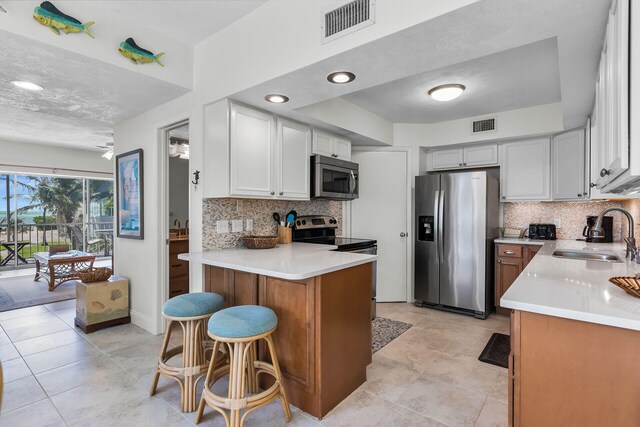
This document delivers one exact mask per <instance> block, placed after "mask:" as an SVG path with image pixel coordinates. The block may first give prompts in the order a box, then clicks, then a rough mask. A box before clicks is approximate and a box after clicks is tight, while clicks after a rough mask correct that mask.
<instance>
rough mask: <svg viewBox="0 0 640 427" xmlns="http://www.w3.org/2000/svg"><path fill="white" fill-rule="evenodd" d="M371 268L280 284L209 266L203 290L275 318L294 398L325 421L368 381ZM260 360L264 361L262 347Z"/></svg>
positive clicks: (289, 389) (284, 370)
mask: <svg viewBox="0 0 640 427" xmlns="http://www.w3.org/2000/svg"><path fill="white" fill-rule="evenodd" d="M371 280H372V268H371V264H364V265H359V266H356V267H352V268H348V269H345V270H340V271H336V272H333V273H328V274H324V275H321V276H316V277H312V278H310V279H306V280H283V279H278V278H274V277H269V276H259V275H255V274H250V273H245V272H240V271H232V270H226V269H222V268H218V267H205V290H206V291H209V292H216V293H219V294H220V295H222V296H223V297H224V299H225V304H226V305H227V306H231V305H241V304H256V303H257V304H259V305H263V306H266V307H269V308H271V309H272V310H274V311H275V313H276V315H277V316H278V328H277V330H276V332H275V333H274V334H273V339H274V342H275V346H276V351H277V354H278V359H279V362H280V368H281V369H282V373H283V376H284V380H285V387H286V390H287V395H288V398H289V401H290V402H291V403H292V404H293V405H294V406H296V407H298V408H300V409H302V410H304V411H305V412H307V413H309V414H311V415H313V416H315V417H318V418H322V417H323V416H324V415H326V414H327V413H328V412H329V411H330V410H331V409H333V408H334V407H335V406H336V405H337V404H338V403H340V402H341V401H342V400H344V399H345V398H346V397H347V396H349V394H351V393H352V392H353V391H354V390H355V389H357V388H358V387H359V386H360V385H361V384H363V383H364V382H365V380H366V373H367V365H368V364H370V363H371V316H370V310H371ZM259 353H260V358H261V359H265V360H266V358H267V355H266V352H264V349H263V348H259Z"/></svg>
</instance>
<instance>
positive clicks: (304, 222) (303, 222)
mask: <svg viewBox="0 0 640 427" xmlns="http://www.w3.org/2000/svg"><path fill="white" fill-rule="evenodd" d="M298 223H300V221H298ZM302 225H307V220H306V219H303V220H302Z"/></svg>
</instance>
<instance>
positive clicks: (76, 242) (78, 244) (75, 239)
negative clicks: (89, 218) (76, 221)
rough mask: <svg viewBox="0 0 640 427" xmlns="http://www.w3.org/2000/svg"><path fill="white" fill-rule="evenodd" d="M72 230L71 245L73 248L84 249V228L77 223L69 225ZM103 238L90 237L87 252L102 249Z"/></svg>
mask: <svg viewBox="0 0 640 427" xmlns="http://www.w3.org/2000/svg"><path fill="white" fill-rule="evenodd" d="M69 229H70V230H71V245H72V247H73V249H75V250H80V249H82V240H83V239H82V230H81V229H80V227H78V226H77V225H71V226H69ZM102 243H103V240H102V239H88V240H87V252H89V253H94V252H98V250H99V249H100V245H102Z"/></svg>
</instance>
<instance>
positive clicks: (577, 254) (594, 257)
mask: <svg viewBox="0 0 640 427" xmlns="http://www.w3.org/2000/svg"><path fill="white" fill-rule="evenodd" d="M553 256H555V257H558V258H569V259H579V260H584V261H602V262H622V259H621V258H620V257H619V256H617V255H615V254H611V253H605V252H595V251H571V250H564V249H556V250H555V251H553Z"/></svg>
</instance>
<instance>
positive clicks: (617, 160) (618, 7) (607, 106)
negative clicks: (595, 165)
mask: <svg viewBox="0 0 640 427" xmlns="http://www.w3.org/2000/svg"><path fill="white" fill-rule="evenodd" d="M600 61H601V62H600V67H599V70H598V73H599V75H598V86H599V87H598V91H597V92H598V95H599V96H598V97H597V102H598V107H597V109H598V113H599V117H598V122H599V123H598V128H600V130H599V134H600V135H601V138H600V139H599V140H598V144H599V150H598V154H599V155H600V163H601V165H602V168H601V169H600V180H599V182H598V184H599V186H600V187H602V186H604V185H607V184H608V183H609V182H611V181H613V180H614V179H615V178H617V177H618V176H620V175H621V174H622V173H623V172H625V171H626V170H627V169H629V96H628V94H629V0H618V1H614V2H613V3H612V6H611V10H610V13H609V21H608V23H607V31H606V37H605V41H604V48H603V51H602V56H601V60H600Z"/></svg>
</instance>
